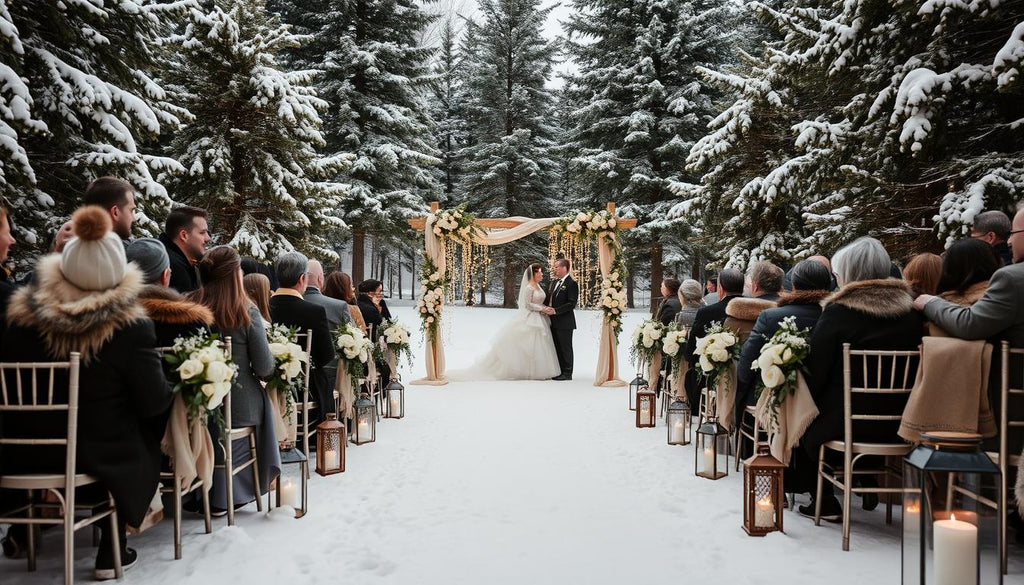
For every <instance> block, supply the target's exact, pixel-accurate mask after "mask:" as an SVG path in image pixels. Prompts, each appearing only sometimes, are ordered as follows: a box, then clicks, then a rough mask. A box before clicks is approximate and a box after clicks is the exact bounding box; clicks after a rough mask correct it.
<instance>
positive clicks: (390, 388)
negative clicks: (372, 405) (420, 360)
mask: <svg viewBox="0 0 1024 585" xmlns="http://www.w3.org/2000/svg"><path fill="white" fill-rule="evenodd" d="M400 378H401V376H398V375H394V376H392V377H391V381H390V382H388V385H387V386H385V387H384V404H385V406H386V407H385V409H384V418H404V417H405V386H402V383H401V382H399V381H398V380H399V379H400Z"/></svg>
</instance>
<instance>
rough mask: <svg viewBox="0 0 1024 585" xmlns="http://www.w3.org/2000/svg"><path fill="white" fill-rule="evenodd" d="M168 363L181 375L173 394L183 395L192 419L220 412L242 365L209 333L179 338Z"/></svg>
mask: <svg viewBox="0 0 1024 585" xmlns="http://www.w3.org/2000/svg"><path fill="white" fill-rule="evenodd" d="M164 360H165V361H166V362H167V363H168V364H169V365H170V366H171V367H172V368H173V370H174V372H175V373H176V374H177V376H178V382H177V383H175V385H174V388H173V391H174V392H180V393H181V396H182V399H183V400H184V401H185V406H186V407H188V417H189V420H194V419H195V417H204V416H206V415H207V414H208V413H209V412H215V413H216V412H217V408H218V407H220V405H221V403H222V402H223V401H224V397H225V396H227V395H228V393H229V392H231V384H232V382H233V381H234V379H235V376H237V375H238V366H236V365H235V364H234V362H233V361H232V360H231V356H230V355H229V354H228V353H227V352H226V351H224V349H222V348H221V346H220V342H219V341H218V336H217V334H215V333H210V332H209V331H206V330H203V331H200V332H199V333H196V334H195V335H192V336H189V337H179V338H177V339H175V340H174V346H173V347H172V348H171V351H170V352H168V353H167V354H165V355H164ZM215 416H217V418H218V421H220V420H221V417H220V416H219V415H215Z"/></svg>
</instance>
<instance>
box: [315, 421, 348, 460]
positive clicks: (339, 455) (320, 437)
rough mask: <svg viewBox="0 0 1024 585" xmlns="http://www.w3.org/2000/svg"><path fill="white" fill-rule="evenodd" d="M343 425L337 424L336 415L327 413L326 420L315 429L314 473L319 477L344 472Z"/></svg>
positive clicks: (344, 440) (344, 432) (344, 441)
mask: <svg viewBox="0 0 1024 585" xmlns="http://www.w3.org/2000/svg"><path fill="white" fill-rule="evenodd" d="M345 435H346V430H345V425H343V424H341V423H340V422H338V415H337V414H335V413H333V412H328V413H327V420H325V421H324V422H322V423H320V424H319V425H317V427H316V472H317V473H318V474H320V475H325V476H326V475H334V474H335V473H341V472H342V471H345V443H347V442H348V441H347V440H346V436H345Z"/></svg>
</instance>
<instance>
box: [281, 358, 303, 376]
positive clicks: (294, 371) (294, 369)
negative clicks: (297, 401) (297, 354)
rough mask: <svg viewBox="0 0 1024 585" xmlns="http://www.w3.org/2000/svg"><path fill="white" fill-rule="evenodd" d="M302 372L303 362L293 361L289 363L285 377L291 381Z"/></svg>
mask: <svg viewBox="0 0 1024 585" xmlns="http://www.w3.org/2000/svg"><path fill="white" fill-rule="evenodd" d="M301 371H302V362H300V361H299V360H292V361H290V362H288V364H287V366H286V367H285V369H284V375H285V376H286V377H287V378H288V379H289V380H291V379H292V378H294V377H295V376H298V375H299V372H301Z"/></svg>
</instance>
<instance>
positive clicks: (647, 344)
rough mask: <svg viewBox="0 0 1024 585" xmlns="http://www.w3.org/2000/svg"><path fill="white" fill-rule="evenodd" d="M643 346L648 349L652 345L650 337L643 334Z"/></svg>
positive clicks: (652, 341)
mask: <svg viewBox="0 0 1024 585" xmlns="http://www.w3.org/2000/svg"><path fill="white" fill-rule="evenodd" d="M644 347H646V348H648V349H650V348H652V347H654V340H653V339H651V338H650V337H648V336H646V335H644Z"/></svg>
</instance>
